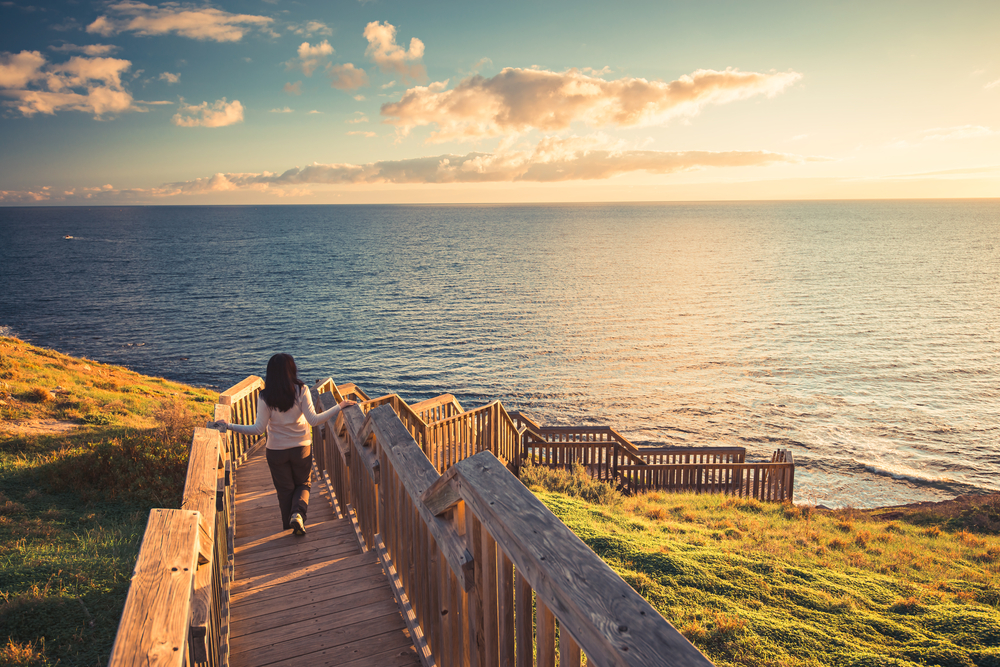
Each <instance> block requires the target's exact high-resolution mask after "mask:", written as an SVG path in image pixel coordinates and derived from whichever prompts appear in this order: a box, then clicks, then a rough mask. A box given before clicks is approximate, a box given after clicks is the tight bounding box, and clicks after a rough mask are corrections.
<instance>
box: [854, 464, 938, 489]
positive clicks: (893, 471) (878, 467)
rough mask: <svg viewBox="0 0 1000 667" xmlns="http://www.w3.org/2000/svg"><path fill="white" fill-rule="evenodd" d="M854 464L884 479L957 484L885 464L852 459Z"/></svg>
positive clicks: (910, 469) (904, 467)
mask: <svg viewBox="0 0 1000 667" xmlns="http://www.w3.org/2000/svg"><path fill="white" fill-rule="evenodd" d="M854 462H855V463H857V464H858V465H860V466H862V467H863V468H864V469H865V470H867V471H868V472H870V473H874V474H876V475H885V476H886V477H892V478H893V479H904V480H906V481H908V482H914V483H916V484H930V485H940V484H947V485H952V484H956V483H957V482H956V481H955V480H954V479H952V478H950V477H947V476H945V475H941V474H936V475H935V474H932V473H925V472H921V471H919V470H914V469H913V468H908V467H906V466H900V465H892V464H887V463H871V462H869V461H859V460H857V459H854Z"/></svg>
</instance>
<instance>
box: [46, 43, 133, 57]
mask: <svg viewBox="0 0 1000 667" xmlns="http://www.w3.org/2000/svg"><path fill="white" fill-rule="evenodd" d="M49 48H50V49H52V50H53V51H56V52H57V53H82V54H84V55H87V56H107V55H110V54H112V53H114V52H115V51H117V50H118V47H117V46H115V45H113V44H87V45H86V46H77V45H76V44H62V45H60V46H50V47H49Z"/></svg>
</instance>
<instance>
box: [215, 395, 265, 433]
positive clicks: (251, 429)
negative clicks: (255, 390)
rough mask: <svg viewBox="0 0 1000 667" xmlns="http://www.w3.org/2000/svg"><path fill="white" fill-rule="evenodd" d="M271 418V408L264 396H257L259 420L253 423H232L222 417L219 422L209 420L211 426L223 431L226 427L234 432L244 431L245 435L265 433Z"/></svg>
mask: <svg viewBox="0 0 1000 667" xmlns="http://www.w3.org/2000/svg"><path fill="white" fill-rule="evenodd" d="M270 419H271V408H270V407H269V406H268V405H267V403H266V402H265V401H264V399H263V398H261V397H259V396H258V397H257V420H256V421H255V422H254V423H253V424H230V423H227V422H226V420H224V419H220V420H219V421H217V422H209V424H208V427H209V428H215V429H218V430H219V431H222V432H223V433H225V432H226V429H228V430H230V431H232V432H233V433H242V434H243V435H264V432H265V431H267V422H268V421H269V420H270Z"/></svg>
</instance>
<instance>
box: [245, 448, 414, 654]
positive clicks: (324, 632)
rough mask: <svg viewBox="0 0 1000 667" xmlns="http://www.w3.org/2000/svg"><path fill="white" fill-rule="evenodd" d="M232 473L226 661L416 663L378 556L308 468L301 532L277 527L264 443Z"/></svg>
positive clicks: (278, 524)
mask: <svg viewBox="0 0 1000 667" xmlns="http://www.w3.org/2000/svg"><path fill="white" fill-rule="evenodd" d="M236 479H237V485H236V548H235V561H236V574H235V578H234V581H233V583H232V587H231V595H232V597H231V612H230V613H231V621H230V622H231V634H230V665H232V667H260V666H263V665H291V664H295V665H310V666H313V665H316V666H319V665H340V666H342V667H361V666H362V665H366V666H367V665H379V666H382V665H385V666H387V667H390V666H394V665H419V664H420V658H419V657H418V655H417V653H416V651H415V650H414V648H413V642H412V640H411V639H410V634H409V632H408V631H407V628H406V624H405V622H404V621H403V617H402V616H401V614H400V612H399V608H398V606H397V604H396V599H395V597H394V596H393V594H392V590H391V589H390V587H389V583H388V580H387V579H386V575H385V572H384V571H383V569H382V566H381V564H380V563H379V561H378V558H377V556H376V555H375V553H374V552H372V551H368V552H366V553H363V552H362V551H361V547H360V545H359V543H358V538H357V536H356V533H355V531H354V527H353V526H352V525H351V521H350V519H347V518H345V519H337V518H336V515H335V514H334V513H333V510H332V509H331V503H330V496H329V494H328V492H327V490H326V488H324V485H323V484H322V483H317V479H316V476H315V474H314V475H313V494H312V497H311V498H310V502H309V510H310V511H309V521H308V523H307V525H306V530H307V533H306V535H305V536H303V537H296V536H294V535H292V532H291V531H290V530H286V531H280V527H281V515H280V512H279V511H278V500H277V498H276V496H275V493H274V487H273V486H272V484H271V476H270V473H269V472H268V468H267V462H266V461H265V459H264V450H263V448H261V449H259V450H258V451H257V452H255V453H254V454H253V455H251V457H250V458H249V459H248V460H247V461H246V462H245V463H244V464H243V465H242V466H240V468H239V470H238V472H237V475H236Z"/></svg>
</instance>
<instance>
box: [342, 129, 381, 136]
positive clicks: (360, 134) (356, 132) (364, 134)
mask: <svg viewBox="0 0 1000 667" xmlns="http://www.w3.org/2000/svg"><path fill="white" fill-rule="evenodd" d="M347 136H349V137H377V136H378V135H377V134H375V133H374V132H363V131H361V130H355V131H354V132H348V133H347Z"/></svg>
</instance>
